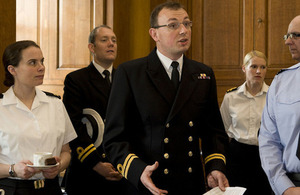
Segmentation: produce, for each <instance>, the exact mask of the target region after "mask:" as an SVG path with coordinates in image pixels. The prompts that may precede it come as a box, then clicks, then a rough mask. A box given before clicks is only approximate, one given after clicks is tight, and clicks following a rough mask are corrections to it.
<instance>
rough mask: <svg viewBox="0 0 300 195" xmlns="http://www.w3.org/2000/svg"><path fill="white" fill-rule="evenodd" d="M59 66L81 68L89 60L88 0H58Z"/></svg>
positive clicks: (89, 16)
mask: <svg viewBox="0 0 300 195" xmlns="http://www.w3.org/2000/svg"><path fill="white" fill-rule="evenodd" d="M58 8H59V9H58V10H59V28H58V31H59V32H58V33H59V36H58V41H59V47H58V50H59V51H58V59H59V64H58V67H59V68H81V67H85V66H86V65H87V62H88V61H89V60H90V52H89V50H88V49H87V35H88V34H89V33H90V26H91V23H90V20H91V18H92V17H91V11H90V10H91V4H90V2H89V1H73V0H63V1H59V6H58Z"/></svg>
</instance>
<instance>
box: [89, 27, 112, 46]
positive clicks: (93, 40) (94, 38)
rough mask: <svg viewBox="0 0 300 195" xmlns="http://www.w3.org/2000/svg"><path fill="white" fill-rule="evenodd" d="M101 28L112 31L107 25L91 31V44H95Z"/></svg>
mask: <svg viewBox="0 0 300 195" xmlns="http://www.w3.org/2000/svg"><path fill="white" fill-rule="evenodd" d="M99 28H108V29H111V27H109V26H107V25H104V24H103V25H100V26H97V27H95V28H94V29H93V30H92V31H91V33H90V35H89V43H92V44H95V40H96V35H97V30H98V29H99Z"/></svg>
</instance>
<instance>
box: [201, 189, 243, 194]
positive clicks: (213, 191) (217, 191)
mask: <svg viewBox="0 0 300 195" xmlns="http://www.w3.org/2000/svg"><path fill="white" fill-rule="evenodd" d="M245 191H246V188H242V187H227V188H226V190H225V192H223V191H222V190H220V188H219V187H215V188H213V189H211V190H210V191H208V192H206V193H205V194H203V195H243V194H244V192H245Z"/></svg>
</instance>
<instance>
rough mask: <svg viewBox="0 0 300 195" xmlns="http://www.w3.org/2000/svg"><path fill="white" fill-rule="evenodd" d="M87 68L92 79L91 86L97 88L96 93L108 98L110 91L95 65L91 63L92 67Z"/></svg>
mask: <svg viewBox="0 0 300 195" xmlns="http://www.w3.org/2000/svg"><path fill="white" fill-rule="evenodd" d="M87 68H88V71H89V76H90V78H91V84H92V85H93V86H94V87H95V89H96V91H98V92H99V93H101V94H103V95H104V96H106V97H107V98H108V96H109V92H110V89H109V87H108V86H107V84H106V82H105V80H104V78H103V77H102V75H101V74H100V73H99V71H98V70H97V69H96V68H95V66H94V65H93V63H90V65H89V66H88V67H87Z"/></svg>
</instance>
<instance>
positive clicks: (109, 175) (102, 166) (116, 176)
mask: <svg viewBox="0 0 300 195" xmlns="http://www.w3.org/2000/svg"><path fill="white" fill-rule="evenodd" d="M93 169H94V171H96V172H97V173H98V174H100V175H102V176H103V177H105V179H107V180H110V181H119V180H121V179H122V177H123V176H122V175H121V174H120V173H119V172H118V171H116V170H115V168H114V166H113V165H112V164H111V163H107V162H99V163H97V164H96V165H95V166H94V168H93Z"/></svg>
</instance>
